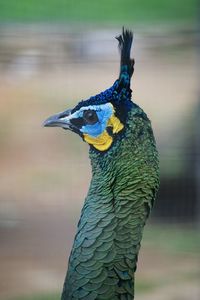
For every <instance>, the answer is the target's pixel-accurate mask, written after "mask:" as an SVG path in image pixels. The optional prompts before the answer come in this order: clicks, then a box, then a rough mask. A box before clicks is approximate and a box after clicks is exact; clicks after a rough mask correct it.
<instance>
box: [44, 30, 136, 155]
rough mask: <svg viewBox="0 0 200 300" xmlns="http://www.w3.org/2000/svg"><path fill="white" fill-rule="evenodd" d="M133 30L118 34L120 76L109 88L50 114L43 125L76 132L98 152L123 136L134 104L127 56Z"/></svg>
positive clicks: (131, 63) (130, 66)
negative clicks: (59, 111)
mask: <svg viewBox="0 0 200 300" xmlns="http://www.w3.org/2000/svg"><path fill="white" fill-rule="evenodd" d="M132 38H133V36H132V32H130V31H128V30H124V29H123V32H122V35H120V36H119V37H117V39H118V41H119V49H120V52H121V65H120V75H119V78H118V79H117V80H116V81H115V83H114V84H113V86H112V87H110V88H109V89H107V90H105V91H104V92H102V93H100V94H98V95H96V96H93V97H90V98H89V99H87V100H84V101H81V102H79V103H78V105H76V106H75V107H74V108H73V109H71V110H70V109H68V110H65V111H63V112H61V113H58V114H55V115H53V116H51V117H49V118H48V119H47V120H46V121H45V122H44V126H46V127H55V126H56V127H62V128H64V129H68V130H71V131H73V132H75V133H77V134H79V135H80V136H81V137H82V138H83V140H84V141H85V142H87V143H88V144H89V145H90V146H91V147H93V148H94V149H96V150H97V151H106V150H108V149H109V148H110V147H111V146H112V145H113V143H114V142H115V140H116V139H118V138H119V137H120V136H122V133H123V130H124V129H125V127H126V121H127V115H128V112H129V111H130V109H131V108H132V107H133V102H131V89H130V79H131V76H132V73H133V67H134V60H133V59H131V58H130V50H131V45H132Z"/></svg>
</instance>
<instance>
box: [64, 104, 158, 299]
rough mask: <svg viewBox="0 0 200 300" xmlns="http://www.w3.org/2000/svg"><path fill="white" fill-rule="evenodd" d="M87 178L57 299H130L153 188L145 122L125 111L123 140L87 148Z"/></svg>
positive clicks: (152, 150) (151, 147)
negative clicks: (105, 148) (99, 150)
mask: <svg viewBox="0 0 200 300" xmlns="http://www.w3.org/2000/svg"><path fill="white" fill-rule="evenodd" d="M90 159H91V164H92V175H93V176H92V180H91V184H90V188H89V191H88V195H87V197H86V199H85V204H84V207H83V209H82V213H81V218H80V221H79V224H78V231H77V234H76V237H75V241H74V245H73V248H72V252H71V255H70V259H69V267H68V272H67V276H66V280H65V284H64V290H63V294H62V300H67V299H87V300H88V299H93V300H94V299H107V300H114V299H133V297H134V272H135V270H136V264H137V256H138V252H139V249H140V242H141V239H142V233H143V227H144V225H145V222H146V219H147V217H148V215H149V212H150V210H151V208H152V205H153V202H154V199H155V194H156V191H157V189H158V154H157V150H156V146H155V140H154V137H153V133H152V129H151V124H150V121H149V120H148V119H147V117H146V115H145V114H144V112H143V111H142V110H141V109H140V108H139V107H136V108H133V109H132V110H131V111H130V112H129V115H128V120H127V124H126V130H125V132H124V138H122V139H121V140H119V141H117V142H116V144H115V145H114V146H113V147H112V148H111V149H110V150H109V151H108V152H107V153H106V154H104V155H101V154H99V153H97V152H95V151H93V150H91V151H90Z"/></svg>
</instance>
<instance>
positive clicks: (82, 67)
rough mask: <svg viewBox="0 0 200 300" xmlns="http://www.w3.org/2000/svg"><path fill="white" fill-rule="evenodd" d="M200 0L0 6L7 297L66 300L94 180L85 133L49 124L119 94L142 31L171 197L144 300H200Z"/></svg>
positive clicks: (146, 265) (159, 217) (139, 66)
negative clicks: (91, 100) (70, 262)
mask: <svg viewBox="0 0 200 300" xmlns="http://www.w3.org/2000/svg"><path fill="white" fill-rule="evenodd" d="M198 8H199V7H198V5H197V1H195V0H185V1H181V0H177V1H172V0H163V1H158V0H151V1H147V0H143V1H139V0H132V1H131V0H124V1H122V0H115V1H114V0H110V1H105V0H102V1H91V0H84V1H80V0H79V1H78V0H77V1H72V0H65V1H64V0H57V1H56V0H48V1H47V0H46V1H44V0H43V1H41V0H40V1H39V0H29V1H27V0H18V1H17V0H9V1H8V0H0V99H1V101H0V107H1V109H0V122H1V126H0V145H1V147H0V166H1V168H0V170H1V184H0V266H1V272H0V299H2V300H33V299H34V300H54V299H59V294H60V291H61V289H62V284H63V281H64V276H65V272H66V269H67V259H68V256H69V253H70V249H71V245H72V242H73V237H74V234H75V231H76V224H77V222H78V218H79V215H80V210H81V207H82V204H83V200H84V197H85V195H86V193H87V189H88V185H89V181H90V177H91V173H90V164H89V159H88V146H87V145H86V144H85V143H83V142H82V141H81V140H80V139H79V137H78V136H75V135H73V134H71V133H69V132H65V131H63V130H59V129H51V130H50V129H48V130H47V129H45V128H42V125H41V124H42V122H43V120H44V119H45V118H46V117H47V116H49V115H51V114H52V113H55V112H57V111H61V110H64V109H65V108H70V107H72V106H73V105H74V104H75V103H77V101H79V100H80V99H86V98H88V97H89V96H91V95H95V94H96V93H98V92H100V91H102V90H104V89H105V88H107V87H109V86H111V85H112V83H113V81H114V80H115V79H116V77H117V75H118V68H119V56H118V51H117V42H116V40H115V39H114V37H115V36H116V35H118V34H119V33H120V32H121V28H122V26H123V25H125V26H128V27H129V28H130V29H132V30H134V49H133V55H134V57H135V60H136V67H135V74H134V77H133V81H132V88H133V98H134V101H135V102H136V103H137V104H139V105H140V106H141V107H143V108H144V110H145V111H146V112H147V114H148V115H149V117H150V119H151V120H152V124H153V127H154V131H155V135H156V140H157V144H158V148H159V152H160V162H161V188H160V192H159V195H158V199H157V203H156V205H155V208H154V212H153V214H152V216H151V219H150V220H149V222H148V224H147V226H146V228H145V233H144V238H143V243H142V249H141V253H140V257H139V263H138V271H137V277H136V278H137V281H136V299H138V300H147V299H148V300H151V299H152V300H179V299H181V300H187V299H190V300H198V299H199V298H200V288H199V277H200V271H199V258H200V257H199V250H200V239H199V223H200V197H199V195H200V187H199V179H200V169H199V168H200V159H199V157H200V150H199V149H200V137H199V119H200V109H199V87H198V84H199V83H198V72H199V71H198V36H199V27H198V14H197V11H198Z"/></svg>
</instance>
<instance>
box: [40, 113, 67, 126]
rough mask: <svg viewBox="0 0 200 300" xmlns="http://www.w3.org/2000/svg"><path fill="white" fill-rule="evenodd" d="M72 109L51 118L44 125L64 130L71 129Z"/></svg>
mask: <svg viewBox="0 0 200 300" xmlns="http://www.w3.org/2000/svg"><path fill="white" fill-rule="evenodd" d="M70 115H71V109H68V110H65V111H63V112H61V113H58V114H55V115H53V116H50V117H49V118H48V119H46V120H45V121H44V123H43V126H45V127H62V128H64V129H71V124H70Z"/></svg>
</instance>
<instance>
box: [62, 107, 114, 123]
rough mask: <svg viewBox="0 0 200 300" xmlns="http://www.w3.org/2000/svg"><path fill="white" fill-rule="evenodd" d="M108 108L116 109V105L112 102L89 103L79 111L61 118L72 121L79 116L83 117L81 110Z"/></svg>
mask: <svg viewBox="0 0 200 300" xmlns="http://www.w3.org/2000/svg"><path fill="white" fill-rule="evenodd" d="M106 108H108V109H112V111H114V107H113V105H112V104H111V103H105V104H101V105H89V106H83V107H81V108H80V109H79V110H78V111H75V112H74V113H73V114H71V115H69V116H66V117H63V118H60V119H61V120H66V121H70V120H71V119H77V118H80V117H82V113H81V112H83V111H85V110H89V109H90V110H95V111H98V110H104V109H106Z"/></svg>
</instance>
